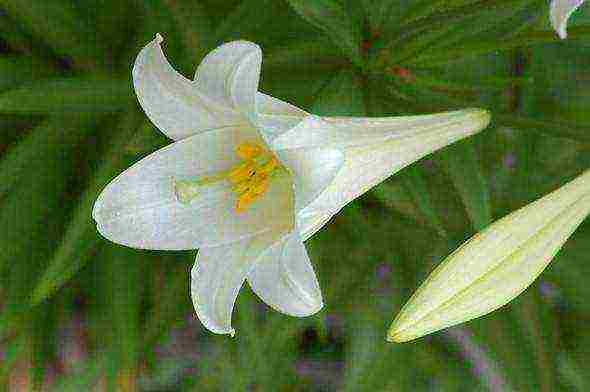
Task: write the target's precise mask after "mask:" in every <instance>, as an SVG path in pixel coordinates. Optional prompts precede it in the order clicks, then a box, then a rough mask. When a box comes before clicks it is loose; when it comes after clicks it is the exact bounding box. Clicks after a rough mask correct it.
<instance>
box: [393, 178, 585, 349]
mask: <svg viewBox="0 0 590 392" xmlns="http://www.w3.org/2000/svg"><path fill="white" fill-rule="evenodd" d="M589 213H590V171H588V172H586V173H584V174H582V175H581V176H579V177H578V178H576V179H575V180H573V181H571V182H569V183H568V184H566V185H564V186H562V187H561V188H559V189H558V190H556V191H554V192H552V193H550V194H548V195H546V196H545V197H543V198H541V199H539V200H537V201H535V202H534V203H531V204H529V205H527V206H525V207H523V208H521V209H520V210H518V211H515V212H513V213H511V214H510V215H508V216H506V217H504V218H503V219H500V220H499V221H497V222H494V223H493V224H492V225H490V226H489V227H488V228H487V229H485V230H484V231H482V232H481V233H478V234H477V235H475V236H474V237H472V238H471V239H470V240H468V241H467V242H466V243H465V244H463V245H462V246H461V247H460V248H459V249H457V250H456V251H455V252H453V253H452V254H451V255H450V256H449V257H447V259H446V260H444V261H443V262H442V263H441V264H440V265H439V266H438V267H437V268H436V269H435V270H434V272H433V273H432V274H431V275H430V276H429V277H428V278H427V279H426V281H425V282H424V283H423V284H422V285H421V286H420V288H418V290H417V291H416V293H415V294H414V295H413V296H412V298H410V300H409V301H408V303H407V304H406V305H405V306H404V307H403V309H402V310H401V312H400V313H399V315H398V316H397V317H396V319H395V320H394V321H393V323H392V325H391V328H390V329H389V332H388V335H387V339H388V340H389V341H395V342H405V341H409V340H412V339H416V338H419V337H421V336H424V335H427V334H429V333H432V332H435V331H438V330H441V329H443V328H447V327H450V326H453V325H456V324H460V323H462V322H465V321H469V320H472V319H474V318H477V317H481V316H483V315H485V314H488V313H490V312H492V311H494V310H496V309H498V308H500V307H501V306H504V305H506V304H507V303H509V302H510V301H511V300H512V299H514V298H515V297H517V296H518V295H519V294H520V293H521V292H523V291H524V290H526V288H527V287H528V286H530V285H531V284H532V283H533V282H534V281H535V279H536V278H537V277H538V276H539V275H540V274H541V273H542V272H543V270H544V269H545V268H546V267H547V265H548V264H549V263H550V262H551V260H552V259H553V257H555V255H556V254H557V252H558V251H559V250H560V249H561V247H562V246H563V244H564V243H565V242H566V241H567V239H568V238H569V236H570V235H571V234H572V233H573V232H574V231H575V230H576V228H577V227H578V225H579V224H580V223H582V222H583V221H584V219H585V218H586V217H587V216H588V214H589Z"/></svg>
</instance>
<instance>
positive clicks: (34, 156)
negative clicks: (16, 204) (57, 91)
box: [0, 116, 92, 200]
mask: <svg viewBox="0 0 590 392" xmlns="http://www.w3.org/2000/svg"><path fill="white" fill-rule="evenodd" d="M88 123H89V119H88V118H84V117H83V116H80V117H79V118H72V117H70V116H68V117H65V118H64V117H53V118H51V119H49V120H48V121H46V122H45V123H44V124H42V125H40V126H38V127H36V128H34V129H33V130H32V131H31V132H30V134H29V135H27V137H26V138H24V139H23V140H22V141H21V142H19V143H18V144H17V145H15V146H14V147H13V148H12V149H9V151H8V152H7V153H6V154H5V155H4V156H2V160H0V200H1V199H2V198H3V197H5V196H6V194H7V192H8V191H9V190H10V189H12V187H13V186H14V185H15V184H16V183H18V182H22V181H23V179H24V180H25V181H26V179H27V178H29V179H34V178H35V177H36V175H37V174H36V172H35V170H37V167H38V166H39V165H42V164H43V162H42V159H48V160H51V159H53V158H52V157H54V156H59V155H60V154H61V151H62V149H64V148H68V147H70V146H72V145H76V144H77V143H79V142H80V141H81V140H82V139H83V138H84V137H86V136H88V135H89V134H90V133H91V132H92V129H91V128H89V127H88V125H87V124H88Z"/></svg>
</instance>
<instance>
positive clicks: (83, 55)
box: [0, 0, 108, 71]
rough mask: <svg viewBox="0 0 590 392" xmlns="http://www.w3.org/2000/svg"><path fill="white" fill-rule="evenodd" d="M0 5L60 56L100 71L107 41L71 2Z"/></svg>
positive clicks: (0, 1)
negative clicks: (97, 34)
mask: <svg viewBox="0 0 590 392" xmlns="http://www.w3.org/2000/svg"><path fill="white" fill-rule="evenodd" d="M0 6H2V8H4V9H5V10H6V11H7V13H8V14H9V15H10V16H11V17H12V18H14V19H15V20H16V21H18V22H19V23H21V24H22V26H23V27H24V29H26V31H27V32H29V33H30V34H31V35H32V36H34V37H35V38H36V39H38V40H40V41H42V42H43V43H44V44H46V45H47V46H49V47H51V48H52V49H53V50H54V51H55V52H56V53H57V54H59V55H60V56H68V57H71V58H72V59H73V60H74V64H75V65H77V66H78V67H80V68H83V69H87V70H94V71H97V70H99V69H100V68H101V67H102V66H103V65H104V60H105V48H106V47H108V42H103V41H101V40H98V39H97V37H96V33H95V31H93V30H92V29H91V25H90V24H88V23H84V20H83V19H82V18H80V15H79V13H78V12H77V10H76V8H75V6H74V4H73V3H72V2H70V1H63V0H52V1H51V2H39V1H35V0H0Z"/></svg>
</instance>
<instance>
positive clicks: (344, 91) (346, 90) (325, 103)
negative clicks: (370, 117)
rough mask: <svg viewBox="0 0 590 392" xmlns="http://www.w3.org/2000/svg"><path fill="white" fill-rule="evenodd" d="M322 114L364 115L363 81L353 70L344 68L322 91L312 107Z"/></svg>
mask: <svg viewBox="0 0 590 392" xmlns="http://www.w3.org/2000/svg"><path fill="white" fill-rule="evenodd" d="M312 111H313V113H315V114H318V115H322V116H363V115H365V113H366V110H365V104H364V94H363V82H362V80H361V78H360V77H359V76H358V75H356V74H355V73H354V72H353V71H352V70H342V71H340V72H339V73H337V74H336V76H335V77H334V78H333V79H332V80H330V82H329V83H328V84H327V85H326V86H325V87H324V88H323V89H322V90H321V91H320V93H319V94H318V95H317V96H316V99H315V101H314V104H313V108H312Z"/></svg>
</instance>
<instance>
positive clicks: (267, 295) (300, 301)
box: [248, 231, 323, 317]
mask: <svg viewBox="0 0 590 392" xmlns="http://www.w3.org/2000/svg"><path fill="white" fill-rule="evenodd" d="M248 283H249V284H250V286H251V287H252V290H254V292H255V293H256V294H258V296H259V297H260V298H262V300H264V302H266V303H267V304H268V305H269V306H271V307H272V308H273V309H275V310H278V311H279V312H282V313H285V314H288V315H290V316H296V317H305V316H310V315H312V314H315V313H317V312H319V311H320V310H321V309H322V307H323V300H322V293H321V291H320V286H319V283H318V281H317V278H316V275H315V272H314V270H313V266H312V265H311V261H310V260H309V256H308V255H307V251H306V250H305V245H303V242H302V241H301V238H300V237H299V233H298V232H297V231H294V232H292V233H291V234H290V235H288V236H285V237H283V239H282V240H281V241H279V242H276V243H275V244H273V245H272V246H271V247H269V248H268V249H266V250H265V251H264V252H263V253H262V255H261V256H260V257H259V259H258V261H257V262H256V266H255V267H254V268H253V269H252V270H251V271H250V273H249V274H248Z"/></svg>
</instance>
